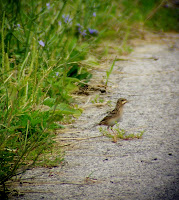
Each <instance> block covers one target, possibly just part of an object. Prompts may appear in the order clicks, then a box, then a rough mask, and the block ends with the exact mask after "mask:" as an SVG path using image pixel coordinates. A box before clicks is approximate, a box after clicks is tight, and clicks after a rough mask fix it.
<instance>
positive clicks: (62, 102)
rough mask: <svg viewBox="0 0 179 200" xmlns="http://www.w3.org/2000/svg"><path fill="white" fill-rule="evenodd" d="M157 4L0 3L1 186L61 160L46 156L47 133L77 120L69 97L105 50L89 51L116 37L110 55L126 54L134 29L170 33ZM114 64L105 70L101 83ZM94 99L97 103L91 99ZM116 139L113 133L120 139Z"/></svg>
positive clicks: (171, 16)
mask: <svg viewBox="0 0 179 200" xmlns="http://www.w3.org/2000/svg"><path fill="white" fill-rule="evenodd" d="M161 2H162V1H159V0H157V1H154V0H152V1H150V3H148V1H144V0H134V1H132V0H121V1H118V0H109V1H100V0H92V1H89V0H72V1H71V0H64V1H46V0H45V1H44V0H37V1H25V0H22V1H19V0H18V1H7V0H1V1H0V7H1V9H0V19H1V21H0V32H1V34H0V41H1V42H0V180H1V181H0V184H1V185H4V184H5V183H6V181H8V180H9V179H11V178H12V177H13V176H14V175H16V174H17V173H22V172H23V171H25V170H26V169H28V168H30V167H31V166H33V165H34V164H35V163H37V162H38V161H40V162H41V161H43V160H44V161H45V162H46V163H47V165H51V164H52V165H53V166H55V165H56V164H57V165H58V164H59V162H61V161H62V160H63V154H62V155H61V154H60V156H59V158H57V157H56V158H54V159H50V158H49V157H48V156H47V155H48V154H49V149H52V147H53V145H54V143H55V142H54V140H53V138H54V137H55V134H54V131H55V130H56V129H59V128H62V127H63V125H62V124H63V123H65V122H66V123H67V120H68V121H70V119H71V118H72V117H78V116H80V115H81V112H82V111H81V109H79V108H78V106H77V105H76V104H75V103H74V100H73V98H72V93H73V92H75V91H76V90H78V87H79V86H82V85H83V84H82V83H87V82H88V81H89V80H90V78H91V77H92V74H91V73H90V69H91V65H95V62H96V61H95V62H94V61H91V60H90V59H89V58H90V56H91V54H92V55H93V56H94V55H95V56H96V58H97V59H99V58H103V57H104V56H105V55H107V54H108V51H109V48H108V46H106V47H105V48H103V46H102V49H104V51H103V52H102V53H101V54H99V55H97V53H96V51H95V49H96V47H98V46H100V45H103V42H104V41H106V40H107V41H109V42H108V43H110V42H111V41H115V40H116V38H117V40H118V41H119V43H118V45H119V47H115V48H117V53H119V54H123V53H125V52H127V53H129V52H130V51H131V47H130V46H129V43H128V41H129V40H130V39H131V38H134V37H138V36H139V35H140V31H138V30H136V24H137V27H139V29H140V28H143V27H144V26H147V27H149V28H152V29H155V30H160V31H161V30H162V31H163V30H176V29H178V23H177V14H178V10H177V9H175V10H172V9H171V8H165V7H163V6H162V4H161ZM114 63H115V60H114V61H113V63H112V65H111V66H110V68H109V70H108V71H107V72H106V85H107V83H108V81H109V78H110V74H111V73H112V69H113V66H114ZM98 101H99V102H101V98H100V97H96V98H95V99H94V102H98ZM124 135H125V134H123V132H122V133H117V137H119V138H122V137H123V139H125V138H126V139H127V136H124ZM130 137H131V138H132V137H134V135H132V136H130ZM43 156H45V157H44V158H43ZM52 157H53V156H52ZM42 158H43V159H42ZM48 160H49V162H48ZM50 160H51V164H50ZM41 164H42V162H41ZM42 165H43V164H42Z"/></svg>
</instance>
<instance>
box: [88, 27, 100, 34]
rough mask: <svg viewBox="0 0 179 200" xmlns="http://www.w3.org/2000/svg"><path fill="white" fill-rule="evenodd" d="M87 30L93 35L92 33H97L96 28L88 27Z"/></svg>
mask: <svg viewBox="0 0 179 200" xmlns="http://www.w3.org/2000/svg"><path fill="white" fill-rule="evenodd" d="M88 31H89V33H90V34H91V35H94V34H98V31H97V30H96V29H91V28H88Z"/></svg>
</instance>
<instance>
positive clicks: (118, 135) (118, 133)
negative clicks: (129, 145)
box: [99, 124, 144, 142]
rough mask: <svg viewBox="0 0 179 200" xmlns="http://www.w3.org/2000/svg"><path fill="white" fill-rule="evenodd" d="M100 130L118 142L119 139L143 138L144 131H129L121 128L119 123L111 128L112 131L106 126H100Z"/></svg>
mask: <svg viewBox="0 0 179 200" xmlns="http://www.w3.org/2000/svg"><path fill="white" fill-rule="evenodd" d="M99 131H100V132H101V133H102V134H103V135H104V136H107V137H109V138H112V141H113V142H117V140H118V139H121V140H132V139H141V138H142V136H143V134H144V131H140V133H130V134H129V133H127V131H126V130H124V129H120V128H119V125H118V124H117V125H116V127H115V128H111V131H109V130H107V129H106V128H103V127H100V128H99Z"/></svg>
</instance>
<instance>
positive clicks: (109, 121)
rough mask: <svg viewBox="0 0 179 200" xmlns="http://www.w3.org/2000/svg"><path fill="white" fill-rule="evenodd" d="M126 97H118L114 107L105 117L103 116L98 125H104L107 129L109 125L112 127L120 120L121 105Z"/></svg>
mask: <svg viewBox="0 0 179 200" xmlns="http://www.w3.org/2000/svg"><path fill="white" fill-rule="evenodd" d="M127 102H128V101H127V99H125V98H119V99H118V100H117V103H116V107H115V109H114V110H112V111H111V112H110V113H109V114H108V115H107V116H106V117H104V118H103V119H102V120H101V121H100V122H99V123H98V125H105V126H107V128H108V129H109V127H113V126H114V125H115V124H116V123H117V122H119V121H120V120H121V117H122V114H123V106H124V104H125V103H127Z"/></svg>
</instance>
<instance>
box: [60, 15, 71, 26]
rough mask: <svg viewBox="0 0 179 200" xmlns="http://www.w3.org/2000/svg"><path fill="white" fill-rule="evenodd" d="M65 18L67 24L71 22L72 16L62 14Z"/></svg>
mask: <svg viewBox="0 0 179 200" xmlns="http://www.w3.org/2000/svg"><path fill="white" fill-rule="evenodd" d="M62 17H63V19H64V22H65V23H66V24H67V23H71V21H72V18H70V16H69V15H67V16H65V15H62Z"/></svg>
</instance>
